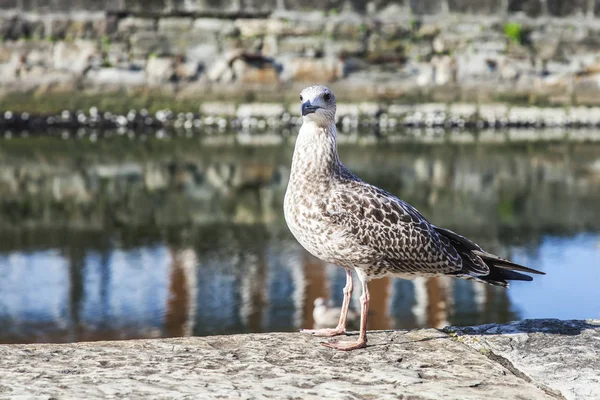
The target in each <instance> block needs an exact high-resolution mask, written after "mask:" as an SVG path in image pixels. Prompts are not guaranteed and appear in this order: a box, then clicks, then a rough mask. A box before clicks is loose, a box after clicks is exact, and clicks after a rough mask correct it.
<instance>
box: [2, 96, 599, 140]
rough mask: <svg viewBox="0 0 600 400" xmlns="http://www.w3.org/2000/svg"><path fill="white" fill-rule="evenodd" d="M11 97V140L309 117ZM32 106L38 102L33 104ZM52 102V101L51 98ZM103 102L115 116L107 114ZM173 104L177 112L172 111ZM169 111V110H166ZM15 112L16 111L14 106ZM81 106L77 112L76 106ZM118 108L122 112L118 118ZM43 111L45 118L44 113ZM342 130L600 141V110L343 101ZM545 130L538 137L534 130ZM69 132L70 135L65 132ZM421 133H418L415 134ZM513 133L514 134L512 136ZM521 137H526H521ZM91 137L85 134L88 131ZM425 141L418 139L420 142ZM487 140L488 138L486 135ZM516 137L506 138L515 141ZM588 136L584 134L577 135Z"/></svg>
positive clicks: (252, 106) (227, 127)
mask: <svg viewBox="0 0 600 400" xmlns="http://www.w3.org/2000/svg"><path fill="white" fill-rule="evenodd" d="M11 100H12V99H10V98H7V99H5V100H4V101H2V100H0V129H2V130H3V131H4V133H3V136H5V137H7V135H8V137H12V136H14V135H16V136H18V135H19V134H21V133H22V132H25V133H26V134H29V133H34V134H35V133H40V134H51V132H52V131H60V134H61V135H66V136H67V137H66V138H68V137H70V136H73V135H74V134H76V131H77V130H78V129H81V128H89V129H94V130H96V131H99V132H104V131H116V133H118V134H122V135H125V134H127V135H129V134H136V133H141V132H146V133H150V134H154V133H155V132H156V131H157V130H160V129H162V130H164V131H161V132H163V133H162V134H172V133H177V131H181V132H185V133H186V134H189V135H193V134H199V133H209V134H225V133H230V132H232V131H237V132H240V131H242V132H249V133H259V134H260V133H273V134H275V135H279V136H288V135H289V134H293V133H295V132H296V131H297V129H298V128H299V126H300V124H301V123H302V118H301V116H300V110H299V105H298V104H297V102H294V103H293V104H289V103H284V104H281V103H274V102H253V103H235V102H231V101H205V102H200V103H195V102H183V103H177V102H175V101H174V102H172V103H171V104H169V101H168V99H164V98H163V99H159V100H157V101H155V103H154V104H150V107H149V108H150V109H147V108H145V107H143V108H139V109H136V108H135V107H136V106H140V105H143V104H144V103H143V102H141V103H140V102H137V100H136V99H132V101H131V103H128V102H127V101H122V100H123V98H122V97H120V98H118V100H117V101H120V103H119V104H115V105H111V104H110V102H108V103H107V101H105V100H103V99H102V98H101V97H90V98H83V99H82V101H81V102H78V101H77V96H73V97H72V98H71V99H70V101H69V103H67V104H63V106H64V107H65V108H63V109H62V110H60V111H58V112H55V113H48V111H54V110H55V109H56V108H57V107H56V106H55V105H53V106H51V107H50V108H48V107H46V106H45V105H44V104H43V103H44V101H38V103H37V107H38V108H33V109H32V110H31V111H32V112H29V111H19V110H23V109H27V106H26V105H24V104H23V103H22V102H21V103H17V102H14V103H12V102H11ZM31 101H32V102H33V101H35V100H34V99H31ZM45 101H46V102H51V101H52V98H51V97H50V98H46V100H45ZM88 104H99V105H101V106H104V107H106V108H107V109H110V110H112V111H108V110H106V109H105V110H102V109H99V108H98V107H97V106H95V105H93V106H91V107H89V108H87V109H86V106H87V105H88ZM169 105H172V106H174V107H175V110H173V109H171V108H168V106H169ZM162 106H167V108H160V107H162ZM13 107H14V108H13ZM75 107H77V108H75ZM115 109H117V110H119V111H117V112H114V110H115ZM36 111H37V112H36ZM337 124H338V129H339V132H340V133H341V134H343V133H347V132H352V133H355V132H360V133H368V132H371V133H373V134H375V135H376V136H380V135H382V134H385V133H398V132H401V131H404V130H406V129H412V130H419V129H426V130H432V131H431V132H429V133H430V134H433V135H434V136H438V137H443V136H444V130H447V129H459V130H461V129H469V130H475V131H483V130H486V131H488V133H493V132H494V131H497V132H498V133H499V134H500V135H502V134H503V132H504V131H506V130H507V129H508V130H511V129H512V130H514V129H526V130H530V131H531V132H530V136H531V140H533V141H536V140H563V139H564V140H568V139H569V137H570V136H573V135H570V134H569V133H568V131H574V132H575V131H582V130H587V131H588V133H590V134H591V135H588V134H587V133H586V134H585V135H584V136H586V137H587V136H589V139H590V140H594V137H595V138H596V139H595V140H600V137H599V136H598V135H595V134H594V131H593V130H594V129H595V128H598V127H600V107H586V106H571V107H536V106H518V105H514V106H510V105H506V104H502V103H488V104H476V103H453V104H447V103H421V104H413V105H408V104H394V103H391V104H390V103H377V102H369V101H363V102H356V103H345V102H340V103H338V106H337ZM534 129H536V130H539V131H538V132H534V131H533V130H534ZM63 132H64V133H63ZM413 133H418V132H416V131H415V132H413ZM505 133H506V132H505ZM515 134H516V136H520V137H522V136H523V133H522V132H521V133H517V132H516V131H515ZM82 135H85V132H84V133H82ZM419 136H421V135H418V134H417V135H416V137H415V139H418V137H419ZM483 136H485V135H483ZM511 136H514V135H513V134H512V133H510V132H508V136H507V137H506V138H505V139H506V140H509V139H510V137H511ZM577 136H581V135H580V134H576V135H575V137H577Z"/></svg>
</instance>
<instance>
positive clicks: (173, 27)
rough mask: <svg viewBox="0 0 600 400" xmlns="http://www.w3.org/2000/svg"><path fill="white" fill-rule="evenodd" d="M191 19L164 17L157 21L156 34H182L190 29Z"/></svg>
mask: <svg viewBox="0 0 600 400" xmlns="http://www.w3.org/2000/svg"><path fill="white" fill-rule="evenodd" d="M192 23H193V20H192V18H189V17H165V18H160V19H159V20H158V32H160V33H179V34H181V33H183V32H188V31H189V30H190V29H192Z"/></svg>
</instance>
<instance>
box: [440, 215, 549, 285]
mask: <svg viewBox="0 0 600 400" xmlns="http://www.w3.org/2000/svg"><path fill="white" fill-rule="evenodd" d="M435 230H436V231H437V232H438V233H440V234H441V235H443V236H445V237H446V238H447V239H449V240H450V242H451V243H452V245H453V246H454V247H455V248H456V250H457V251H458V252H459V254H460V256H461V258H462V259H463V266H464V267H463V269H462V270H461V271H458V272H457V273H456V276H457V277H459V278H463V279H470V280H476V281H479V282H485V283H488V284H491V285H496V286H503V287H508V281H531V280H533V278H532V277H531V276H529V275H526V274H523V273H522V272H526V273H530V274H541V275H545V273H544V272H541V271H538V270H535V269H532V268H528V267H525V266H523V265H519V264H516V263H514V262H512V261H508V260H506V259H504V258H502V257H498V256H496V255H494V254H491V253H488V252H486V251H484V250H482V249H481V247H479V246H478V245H477V244H476V243H475V242H473V241H471V240H469V239H467V238H466V237H464V236H461V235H459V234H457V233H455V232H452V231H451V230H448V229H444V228H438V227H435Z"/></svg>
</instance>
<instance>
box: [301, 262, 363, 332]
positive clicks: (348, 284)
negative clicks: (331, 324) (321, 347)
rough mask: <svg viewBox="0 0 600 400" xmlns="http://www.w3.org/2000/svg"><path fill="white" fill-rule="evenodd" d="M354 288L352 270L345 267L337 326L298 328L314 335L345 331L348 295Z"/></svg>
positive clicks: (349, 295)
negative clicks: (342, 296) (342, 294)
mask: <svg viewBox="0 0 600 400" xmlns="http://www.w3.org/2000/svg"><path fill="white" fill-rule="evenodd" d="M353 289H354V283H353V282H352V271H351V270H349V269H346V286H344V301H343V302H342V312H341V313H340V320H339V322H338V324H337V327H335V328H333V329H331V328H326V329H300V332H302V333H309V334H311V335H315V336H327V337H329V336H337V335H343V334H344V333H346V317H347V316H348V307H349V306H350V297H351V296H352V290H353Z"/></svg>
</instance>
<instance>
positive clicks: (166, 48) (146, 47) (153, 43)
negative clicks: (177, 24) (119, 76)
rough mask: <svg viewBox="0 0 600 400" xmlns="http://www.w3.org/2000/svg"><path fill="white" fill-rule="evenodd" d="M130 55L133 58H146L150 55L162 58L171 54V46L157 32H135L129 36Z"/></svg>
mask: <svg viewBox="0 0 600 400" xmlns="http://www.w3.org/2000/svg"><path fill="white" fill-rule="evenodd" d="M129 45H130V48H131V54H132V56H134V57H147V56H148V55H150V54H154V55H157V56H164V55H170V54H172V51H171V44H170V43H169V41H168V40H167V38H166V37H165V36H164V35H160V34H158V32H146V31H142V32H137V33H134V34H133V35H131V38H130V42H129Z"/></svg>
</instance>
